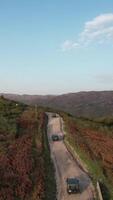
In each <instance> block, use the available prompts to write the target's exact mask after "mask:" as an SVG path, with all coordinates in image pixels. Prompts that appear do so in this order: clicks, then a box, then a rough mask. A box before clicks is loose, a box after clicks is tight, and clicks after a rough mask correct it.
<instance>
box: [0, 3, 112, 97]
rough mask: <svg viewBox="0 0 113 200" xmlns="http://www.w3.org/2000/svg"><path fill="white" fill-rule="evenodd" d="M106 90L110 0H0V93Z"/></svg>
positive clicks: (109, 67) (109, 66) (108, 86)
mask: <svg viewBox="0 0 113 200" xmlns="http://www.w3.org/2000/svg"><path fill="white" fill-rule="evenodd" d="M112 89H113V1H112V0H107V1H106V0H99V1H98V0H95V1H91V0H85V1H84V0H79V1H78V0H32V1H31V0H19V1H18V0H10V1H9V0H4V1H3V0H0V92H7V93H20V94H24V93H26V94H62V93H69V92H78V91H90V90H112Z"/></svg>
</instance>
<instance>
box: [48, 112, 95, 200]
mask: <svg viewBox="0 0 113 200" xmlns="http://www.w3.org/2000/svg"><path fill="white" fill-rule="evenodd" d="M48 117H49V121H48V131H47V133H48V139H49V143H50V150H51V157H52V159H53V162H54V166H55V171H56V182H57V191H58V195H57V200H93V196H94V188H93V186H92V183H91V180H90V178H89V177H88V175H87V174H85V173H84V172H83V171H82V170H81V169H80V168H79V166H78V164H77V162H76V161H75V160H74V159H73V157H72V156H71V154H70V153H69V152H68V151H67V148H66V146H65V144H64V143H63V141H58V142H53V141H52V140H51V135H52V134H53V133H59V134H62V133H61V120H60V117H52V114H51V113H49V114H48ZM67 177H77V178H78V179H79V181H80V189H81V193H80V194H71V195H69V194H68V193H67V191H66V178H67Z"/></svg>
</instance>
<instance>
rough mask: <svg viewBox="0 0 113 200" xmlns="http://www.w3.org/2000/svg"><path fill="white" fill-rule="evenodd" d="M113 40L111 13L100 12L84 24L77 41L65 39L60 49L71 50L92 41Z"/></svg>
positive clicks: (112, 17)
mask: <svg viewBox="0 0 113 200" xmlns="http://www.w3.org/2000/svg"><path fill="white" fill-rule="evenodd" d="M111 40H113V13H107V14H102V15H99V16H97V17H95V18H94V19H92V20H91V21H88V22H86V23H85V24H84V29H83V31H82V32H81V33H80V34H79V36H78V40H77V41H70V40H66V41H65V42H64V43H63V44H62V50H63V51H65V50H71V49H73V48H77V47H80V46H84V45H88V44H91V43H93V42H97V43H99V44H102V43H105V42H111Z"/></svg>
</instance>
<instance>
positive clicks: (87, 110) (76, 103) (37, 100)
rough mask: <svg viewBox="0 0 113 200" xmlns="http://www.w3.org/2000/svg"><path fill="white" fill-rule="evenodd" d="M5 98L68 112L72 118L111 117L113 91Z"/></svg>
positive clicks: (112, 114)
mask: <svg viewBox="0 0 113 200" xmlns="http://www.w3.org/2000/svg"><path fill="white" fill-rule="evenodd" d="M3 95H4V96H5V97H6V98H9V99H12V100H16V101H20V102H23V103H27V104H29V105H34V104H38V105H40V106H45V107H51V108H54V109H58V110H62V111H65V112H68V113H70V114H72V115H74V116H84V117H106V116H113V91H91V92H78V93H69V94H64V95H57V96H54V95H45V96H41V95H14V94H3Z"/></svg>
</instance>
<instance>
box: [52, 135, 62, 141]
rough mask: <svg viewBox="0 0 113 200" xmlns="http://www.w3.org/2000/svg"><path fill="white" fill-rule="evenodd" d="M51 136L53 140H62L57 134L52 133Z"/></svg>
mask: <svg viewBox="0 0 113 200" xmlns="http://www.w3.org/2000/svg"><path fill="white" fill-rule="evenodd" d="M51 138H52V141H59V140H60V138H59V136H58V135H57V134H54V135H52V137H51Z"/></svg>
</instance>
